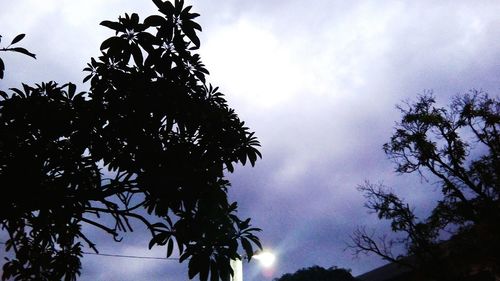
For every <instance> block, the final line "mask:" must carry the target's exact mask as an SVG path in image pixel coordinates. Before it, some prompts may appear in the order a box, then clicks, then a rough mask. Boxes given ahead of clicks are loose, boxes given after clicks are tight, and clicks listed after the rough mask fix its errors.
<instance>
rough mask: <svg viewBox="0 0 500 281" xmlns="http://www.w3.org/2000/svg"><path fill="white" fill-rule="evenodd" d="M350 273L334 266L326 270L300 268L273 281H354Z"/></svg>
mask: <svg viewBox="0 0 500 281" xmlns="http://www.w3.org/2000/svg"><path fill="white" fill-rule="evenodd" d="M354 280H356V279H355V278H354V277H352V275H351V271H350V270H347V269H344V268H338V267H336V266H334V267H330V268H328V269H326V268H323V267H321V266H317V265H315V266H311V267H308V268H302V269H299V270H297V271H296V272H295V273H292V274H291V273H286V274H284V275H282V276H281V277H280V278H275V279H274V281H354Z"/></svg>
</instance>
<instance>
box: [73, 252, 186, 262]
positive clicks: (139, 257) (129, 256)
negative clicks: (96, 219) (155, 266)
mask: <svg viewBox="0 0 500 281" xmlns="http://www.w3.org/2000/svg"><path fill="white" fill-rule="evenodd" d="M82 253H83V254H85V255H96V256H104V257H114V258H129V259H149V260H179V258H161V257H148V256H134V255H118V254H104V253H91V252H82Z"/></svg>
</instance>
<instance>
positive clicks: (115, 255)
mask: <svg viewBox="0 0 500 281" xmlns="http://www.w3.org/2000/svg"><path fill="white" fill-rule="evenodd" d="M0 244H4V245H5V244H6V243H5V242H3V241H0ZM82 254H85V255H94V256H103V257H113V258H129V259H145V260H179V258H162V257H149V256H136V255H119V254H105V253H92V252H82Z"/></svg>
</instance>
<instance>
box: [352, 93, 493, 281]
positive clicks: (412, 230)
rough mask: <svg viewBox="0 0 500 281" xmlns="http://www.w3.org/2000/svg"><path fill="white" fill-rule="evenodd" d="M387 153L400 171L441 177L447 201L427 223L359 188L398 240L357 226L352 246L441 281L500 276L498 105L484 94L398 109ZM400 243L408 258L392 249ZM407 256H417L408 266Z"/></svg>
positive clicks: (376, 188)
mask: <svg viewBox="0 0 500 281" xmlns="http://www.w3.org/2000/svg"><path fill="white" fill-rule="evenodd" d="M398 108H399V109H400V110H401V112H402V115H403V117H402V120H401V122H400V123H398V124H397V126H396V128H395V132H394V135H393V136H392V137H391V141H390V142H389V143H386V144H385V145H384V147H383V148H384V151H385V153H386V154H387V155H388V156H389V158H391V159H392V160H393V161H394V162H395V163H396V172H398V173H401V174H407V173H414V172H417V173H420V174H421V175H422V176H424V177H429V176H433V177H435V178H437V184H438V185H439V186H440V187H441V194H442V197H441V198H440V199H439V201H438V202H437V205H436V207H435V208H434V209H433V210H432V212H431V213H430V215H429V216H428V217H426V218H422V219H421V218H418V217H417V216H416V215H415V213H414V209H413V208H412V207H410V206H409V204H407V203H405V202H404V201H403V200H402V199H401V198H399V197H398V196H397V195H396V194H395V193H394V192H393V191H391V190H389V189H388V188H387V187H385V186H383V185H377V184H372V183H369V182H367V183H366V184H364V185H362V186H360V188H359V189H360V190H361V191H362V192H364V195H365V197H366V198H367V203H366V207H367V208H368V209H370V210H371V211H373V212H375V213H377V215H378V217H379V219H387V220H390V221H391V227H392V231H393V232H395V233H397V234H398V236H397V238H393V239H391V238H388V237H389V236H387V235H382V236H379V237H377V236H376V235H375V233H373V232H370V231H367V230H366V229H365V228H359V229H358V230H357V231H356V232H355V233H354V234H353V236H352V243H351V245H350V246H349V247H350V248H351V249H353V250H354V253H355V254H356V255H358V254H361V253H375V254H377V255H379V256H381V257H382V258H383V259H385V260H388V261H391V262H396V263H400V264H403V265H406V266H411V267H414V268H415V269H416V270H418V271H420V272H423V273H424V274H427V275H430V276H432V277H433V278H436V279H439V280H460V279H461V278H465V276H467V275H469V274H470V273H471V272H472V271H473V270H472V269H473V268H474V267H476V268H475V269H478V268H480V269H484V270H488V271H489V272H491V273H492V274H496V275H497V276H499V275H500V224H499V222H500V177H499V175H500V135H499V133H500V100H499V99H498V97H490V96H489V95H488V94H486V93H484V92H480V91H472V92H471V93H470V94H465V95H460V96H457V97H455V98H454V99H453V101H452V103H451V105H450V106H449V107H448V108H444V107H437V106H435V99H434V97H433V96H432V94H425V95H423V96H421V97H419V99H418V101H417V102H416V103H413V104H406V106H404V107H403V106H400V107H398ZM397 245H400V246H403V247H404V249H406V252H405V253H403V255H399V256H397V255H395V254H394V252H393V249H394V247H395V246H397ZM404 256H412V257H413V259H412V260H414V261H415V262H408V261H409V259H406V258H404Z"/></svg>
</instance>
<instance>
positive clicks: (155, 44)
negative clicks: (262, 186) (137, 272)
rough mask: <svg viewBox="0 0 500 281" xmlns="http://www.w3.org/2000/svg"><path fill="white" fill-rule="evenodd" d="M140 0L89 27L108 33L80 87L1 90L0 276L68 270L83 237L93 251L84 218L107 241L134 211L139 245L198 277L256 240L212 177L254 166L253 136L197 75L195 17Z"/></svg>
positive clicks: (48, 275) (39, 276)
mask: <svg viewBox="0 0 500 281" xmlns="http://www.w3.org/2000/svg"><path fill="white" fill-rule="evenodd" d="M153 2H154V4H155V5H156V6H157V7H158V8H159V11H160V12H161V13H162V14H163V15H161V16H160V15H152V16H149V17H147V18H145V19H144V21H140V20H139V16H138V15H137V14H135V13H134V14H131V15H128V14H125V16H124V17H120V18H119V20H118V21H117V22H114V21H103V22H102V23H101V25H103V26H106V27H108V28H111V29H112V30H114V31H115V32H116V35H115V36H112V37H110V38H109V39H106V40H105V41H104V42H103V43H102V45H101V52H102V55H101V56H100V57H98V58H97V59H94V58H92V59H91V62H90V63H89V65H88V67H87V68H85V69H84V70H85V71H87V72H88V73H89V74H88V76H86V77H85V79H84V82H86V81H90V90H89V91H88V92H77V90H76V86H75V85H74V84H72V83H67V84H64V85H59V84H57V83H55V82H48V83H41V84H36V85H34V86H28V85H25V84H23V87H22V88H21V89H11V92H10V93H9V94H7V93H6V92H4V91H0V94H1V99H0V183H1V185H2V186H3V194H2V196H0V226H1V228H2V229H3V230H4V231H5V232H6V233H7V234H8V236H9V239H8V240H7V241H6V245H5V247H6V250H7V251H13V253H14V258H12V259H8V260H7V262H6V263H5V265H4V267H3V276H2V279H3V280H6V279H9V278H14V279H15V280H62V279H64V280H75V279H76V278H77V276H78V275H79V274H80V270H81V263H80V258H81V256H82V251H83V248H84V245H85V244H86V245H87V246H88V247H90V248H92V249H93V250H94V251H95V252H96V253H97V252H98V250H97V246H96V245H95V244H94V242H93V241H91V239H90V238H89V237H88V234H86V233H85V232H84V231H83V228H82V226H83V225H84V224H85V225H89V226H93V227H95V228H96V229H99V230H102V231H104V232H106V233H108V234H109V235H110V236H111V237H112V238H113V239H114V240H116V241H120V240H121V235H123V233H124V232H127V231H132V223H131V220H136V221H137V222H139V223H141V224H143V225H144V226H146V228H147V229H148V230H149V232H150V235H151V241H150V243H149V247H150V248H151V247H153V246H155V245H165V246H166V256H167V257H168V256H171V255H172V253H173V252H174V249H175V250H176V251H178V252H179V254H180V262H183V261H185V260H188V261H189V263H188V267H189V278H193V277H195V276H196V275H199V278H200V279H201V280H207V279H208V278H209V276H210V280H212V281H215V280H218V279H220V278H223V277H224V278H225V277H226V276H228V275H229V274H230V273H231V272H232V270H231V268H230V265H229V260H230V259H236V258H239V254H238V252H239V250H238V248H239V247H242V248H243V250H244V251H245V252H246V255H248V256H250V257H251V256H252V254H253V252H254V250H253V248H254V247H255V246H257V247H259V248H260V247H261V245H260V242H259V239H258V238H257V237H256V236H255V234H254V233H255V232H256V231H259V229H257V228H253V227H251V225H250V219H245V220H243V219H240V218H239V217H238V216H237V215H236V212H237V205H236V203H231V202H230V201H228V198H227V191H228V188H229V186H230V183H229V181H228V180H227V179H226V177H225V174H226V172H233V169H234V168H233V167H234V165H235V164H237V163H241V164H243V165H245V164H246V163H247V162H249V163H250V164H251V165H252V166H253V165H254V164H255V162H256V160H257V158H259V157H261V154H260V153H259V151H258V150H257V149H256V147H258V146H259V142H258V140H257V139H256V137H255V136H254V133H252V132H250V131H249V129H248V128H247V127H245V124H244V122H243V121H241V120H240V119H239V118H238V116H237V115H236V113H235V112H234V110H233V109H231V108H229V107H228V105H227V103H226V100H225V99H224V96H223V95H222V94H221V93H220V92H219V91H218V89H217V88H216V87H213V86H212V85H210V84H207V83H206V81H205V75H206V74H208V71H207V70H206V69H205V66H204V65H203V64H202V63H201V61H200V57H199V55H198V54H196V53H194V51H195V50H196V49H198V47H199V46H200V41H199V39H198V37H197V35H196V31H197V30H198V31H201V27H200V26H199V25H198V24H197V23H196V22H194V21H193V19H194V18H196V17H198V14H196V13H192V12H190V10H191V6H187V7H184V3H183V1H177V0H176V1H175V3H170V2H164V1H161V0H153ZM16 38H17V39H19V37H16ZM21 39H22V38H21ZM14 41H16V39H15V40H14ZM13 43H15V42H13ZM10 50H13V49H10ZM22 53H26V54H28V55H29V54H31V53H29V52H27V51H26V52H24V51H22ZM2 70H3V63H2Z"/></svg>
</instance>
